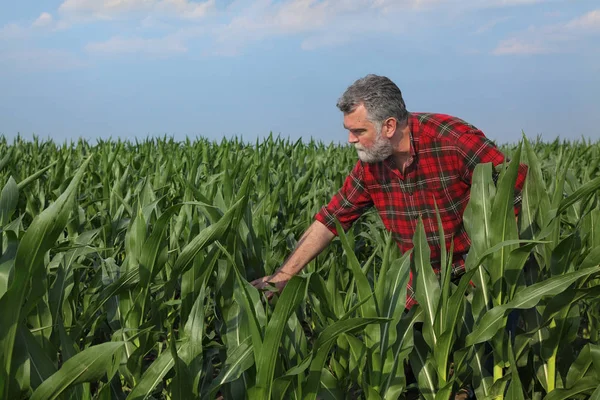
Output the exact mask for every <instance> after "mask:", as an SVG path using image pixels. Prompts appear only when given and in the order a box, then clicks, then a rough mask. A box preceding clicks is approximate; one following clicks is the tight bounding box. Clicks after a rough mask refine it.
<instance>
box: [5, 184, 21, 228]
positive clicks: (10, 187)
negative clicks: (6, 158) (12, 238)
mask: <svg viewBox="0 0 600 400" xmlns="http://www.w3.org/2000/svg"><path fill="white" fill-rule="evenodd" d="M18 201H19V187H18V186H17V183H16V182H15V180H14V179H13V177H12V176H11V177H10V178H8V182H6V185H4V188H2V192H1V193H0V228H1V227H3V226H4V225H5V224H7V223H8V221H9V220H10V217H11V216H12V214H13V213H14V212H15V209H16V208H17V203H18Z"/></svg>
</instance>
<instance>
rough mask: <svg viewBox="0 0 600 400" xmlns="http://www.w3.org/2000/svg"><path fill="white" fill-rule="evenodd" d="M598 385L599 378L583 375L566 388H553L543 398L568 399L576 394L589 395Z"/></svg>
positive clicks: (553, 399)
mask: <svg viewBox="0 0 600 400" xmlns="http://www.w3.org/2000/svg"><path fill="white" fill-rule="evenodd" d="M599 386H600V380H598V378H597V377H584V378H581V379H579V380H578V381H577V382H576V383H575V384H574V385H573V386H572V387H570V388H568V389H554V390H553V391H552V392H550V393H548V394H547V395H546V396H545V397H544V399H543V400H568V399H573V398H576V396H577V395H582V394H585V395H591V394H592V393H593V392H594V391H597V389H598V387H599Z"/></svg>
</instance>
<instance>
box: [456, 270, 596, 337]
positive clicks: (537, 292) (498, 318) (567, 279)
mask: <svg viewBox="0 0 600 400" xmlns="http://www.w3.org/2000/svg"><path fill="white" fill-rule="evenodd" d="M598 272H600V267H592V268H586V269H585V270H579V271H575V272H571V273H568V274H565V275H561V276H557V277H553V278H550V279H547V280H545V281H543V282H539V283H536V284H533V285H531V286H530V287H528V288H527V290H523V291H521V292H519V293H517V294H516V295H515V297H514V299H513V300H512V301H510V302H509V303H507V304H504V305H502V306H497V307H494V308H493V309H491V310H490V311H488V312H487V313H486V314H485V315H484V316H483V318H482V319H481V321H480V322H479V323H478V324H477V325H476V327H475V329H474V330H473V332H472V333H470V334H469V335H468V336H467V342H466V344H467V346H470V345H473V344H476V343H482V342H484V341H486V340H489V339H491V338H492V337H493V336H494V335H495V334H496V332H498V331H499V330H500V329H501V328H502V326H501V324H502V320H503V318H504V316H505V315H506V313H507V312H508V311H510V310H512V309H515V308H520V309H523V308H530V307H533V306H535V305H536V304H537V303H538V302H539V301H540V299H541V298H542V297H543V296H555V295H558V294H559V293H562V292H563V291H564V290H565V289H567V288H568V287H569V285H571V284H572V283H573V282H575V281H577V280H578V279H579V278H582V277H585V276H588V275H591V274H594V273H598Z"/></svg>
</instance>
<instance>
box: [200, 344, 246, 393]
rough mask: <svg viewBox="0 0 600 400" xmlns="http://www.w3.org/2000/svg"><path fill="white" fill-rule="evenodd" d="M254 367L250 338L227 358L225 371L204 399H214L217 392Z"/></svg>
mask: <svg viewBox="0 0 600 400" xmlns="http://www.w3.org/2000/svg"><path fill="white" fill-rule="evenodd" d="M252 365H254V356H253V350H252V338H251V337H250V336H248V337H247V338H246V339H245V340H244V341H242V342H241V343H240V345H239V346H237V347H235V349H233V351H232V352H231V354H230V355H229V356H228V357H227V359H226V360H225V364H224V367H223V369H221V371H220V373H219V375H218V376H217V377H216V378H215V379H214V380H213V382H212V384H211V386H210V387H208V388H207V390H206V393H205V395H204V396H203V398H206V399H214V398H215V395H216V393H217V391H218V390H219V389H220V388H221V387H222V386H223V385H224V384H226V383H228V382H233V381H235V380H236V379H238V378H239V377H240V376H241V375H242V373H244V371H246V370H247V369H248V368H250V367H251V366H252Z"/></svg>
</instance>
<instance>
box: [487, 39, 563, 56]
mask: <svg viewBox="0 0 600 400" xmlns="http://www.w3.org/2000/svg"><path fill="white" fill-rule="evenodd" d="M552 52H553V51H552V50H551V49H550V48H548V47H544V46H543V45H542V44H540V43H533V42H527V41H522V40H520V39H517V38H512V39H507V40H503V41H501V42H500V44H499V45H498V47H496V48H495V49H494V51H493V54H495V55H505V54H546V53H552Z"/></svg>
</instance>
